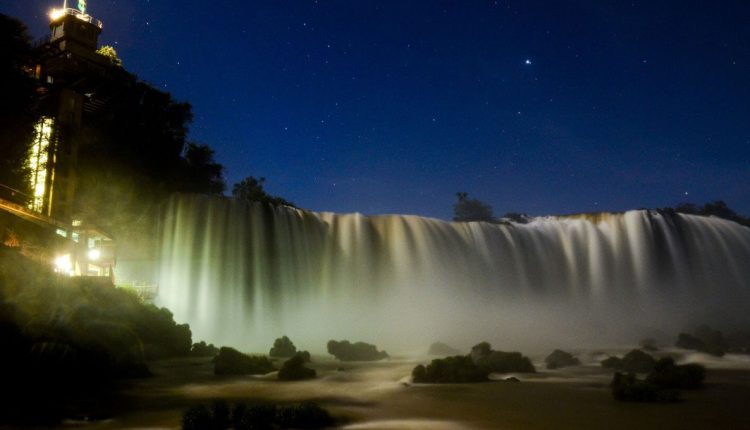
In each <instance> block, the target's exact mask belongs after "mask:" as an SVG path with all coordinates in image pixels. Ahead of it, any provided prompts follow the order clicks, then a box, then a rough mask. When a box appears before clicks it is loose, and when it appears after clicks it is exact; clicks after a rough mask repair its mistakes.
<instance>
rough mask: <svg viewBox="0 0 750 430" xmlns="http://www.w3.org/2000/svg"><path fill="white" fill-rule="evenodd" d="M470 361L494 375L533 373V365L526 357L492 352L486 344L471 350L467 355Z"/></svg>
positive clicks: (518, 353)
mask: <svg viewBox="0 0 750 430" xmlns="http://www.w3.org/2000/svg"><path fill="white" fill-rule="evenodd" d="M469 357H470V358H471V360H472V361H473V362H474V364H476V365H477V366H479V367H481V368H483V369H485V370H486V371H487V372H495V373H510V372H518V373H534V372H536V369H534V365H533V364H531V360H529V358H528V357H524V356H523V355H521V353H520V352H503V351H493V350H492V347H491V346H490V344H489V343H487V342H482V343H479V344H477V345H475V346H474V347H473V348H471V354H470V355H469Z"/></svg>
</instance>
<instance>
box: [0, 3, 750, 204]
mask: <svg viewBox="0 0 750 430" xmlns="http://www.w3.org/2000/svg"><path fill="white" fill-rule="evenodd" d="M61 4H62V0H2V2H0V12H2V13H6V14H8V15H11V16H15V17H17V18H19V19H21V20H22V21H24V22H25V23H26V24H27V25H28V26H29V29H30V32H31V34H32V35H33V36H34V37H41V36H43V35H44V34H46V33H47V32H48V29H47V22H48V19H47V17H46V13H47V12H48V11H49V9H50V8H52V7H57V6H61ZM88 5H89V6H88V7H89V9H88V12H89V13H90V14H91V15H93V16H94V17H95V18H98V19H100V20H102V21H103V22H104V32H103V34H102V37H101V39H100V42H101V43H103V44H111V45H113V46H114V47H115V48H116V49H117V51H118V53H119V55H120V57H121V58H122V59H123V62H124V65H125V67H126V68H127V69H128V70H129V71H131V72H133V73H135V74H137V75H138V76H139V77H140V78H142V79H144V80H146V81H148V82H150V83H151V84H153V85H155V86H157V87H159V88H162V89H164V90H166V91H169V92H171V93H172V94H173V95H174V96H175V97H176V98H177V99H179V100H186V101H189V102H190V103H192V105H193V111H194V114H195V119H194V122H193V124H192V127H191V133H190V137H191V139H192V140H195V141H198V142H201V143H207V144H209V145H210V146H211V147H213V148H214V149H215V150H216V153H217V159H218V160H219V161H220V162H221V163H222V164H224V165H225V166H226V169H227V171H226V176H227V182H228V184H229V186H230V187H231V184H233V183H234V182H237V181H239V180H240V179H242V178H243V177H245V176H248V175H253V176H265V177H266V178H267V188H268V190H269V191H270V192H271V193H273V194H278V195H281V196H283V197H285V198H286V199H288V200H291V201H293V202H294V203H296V204H297V205H298V206H301V207H304V208H308V209H313V210H319V211H323V210H324V211H336V212H355V211H356V212H363V213H366V214H383V213H412V214H420V215H427V216H434V217H439V218H450V216H451V210H452V204H453V203H454V201H455V192H457V191H467V192H469V194H470V196H473V197H477V198H479V199H481V200H483V201H486V202H487V203H489V204H491V205H492V206H493V207H494V209H495V213H496V214H498V215H499V214H502V213H505V212H507V211H521V212H528V213H530V214H534V215H545V214H556V213H571V212H590V211H601V210H625V209H632V208H639V207H659V206H667V205H674V204H677V203H679V202H683V201H693V202H697V203H702V202H705V201H709V200H714V199H724V200H726V201H727V202H728V203H729V205H730V206H731V207H734V208H735V209H737V210H738V211H739V212H743V213H745V214H749V215H750V24H748V23H749V22H750V2H748V1H746V0H736V1H732V0H722V1H708V0H705V1H690V0H682V1H658V0H657V1H634V2H631V1H604V0H569V1H552V0H546V1H542V0H536V1H534V0H513V1H497V2H495V1H480V0H472V1H467V0H460V1H459V0H454V1H437V0H434V1H426V0H424V1H408V0H387V1H365V0H361V1H353V0H336V1H326V0H318V1H314V0H294V1H292V0H289V1H281V0H263V1H239V0H238V1H213V2H212V1H176V0H151V1H149V0H133V1H125V0H88Z"/></svg>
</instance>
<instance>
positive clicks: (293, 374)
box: [278, 352, 317, 381]
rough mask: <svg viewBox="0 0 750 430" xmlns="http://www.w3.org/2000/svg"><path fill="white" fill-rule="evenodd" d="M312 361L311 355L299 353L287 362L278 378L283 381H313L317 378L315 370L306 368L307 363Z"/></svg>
mask: <svg viewBox="0 0 750 430" xmlns="http://www.w3.org/2000/svg"><path fill="white" fill-rule="evenodd" d="M308 361H310V354H309V353H307V354H305V352H298V353H296V354H294V356H292V358H290V359H289V360H287V361H285V362H284V364H283V365H282V366H281V369H280V370H279V375H278V378H279V379H280V380H282V381H299V380H303V379H312V378H315V376H317V372H315V370H314V369H309V368H307V367H305V363H306V362H308Z"/></svg>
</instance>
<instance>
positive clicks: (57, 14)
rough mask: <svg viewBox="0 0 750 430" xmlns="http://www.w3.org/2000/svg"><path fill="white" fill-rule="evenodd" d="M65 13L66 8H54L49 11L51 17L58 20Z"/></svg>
mask: <svg viewBox="0 0 750 430" xmlns="http://www.w3.org/2000/svg"><path fill="white" fill-rule="evenodd" d="M63 15H65V10H64V9H52V10H51V11H49V19H50V20H52V21H57V20H58V19H60V18H62V16H63Z"/></svg>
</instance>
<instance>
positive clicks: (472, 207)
mask: <svg viewBox="0 0 750 430" xmlns="http://www.w3.org/2000/svg"><path fill="white" fill-rule="evenodd" d="M456 196H457V197H458V202H457V203H456V204H454V205H453V221H457V222H469V221H486V222H495V216H494V215H493V213H492V206H490V205H488V204H486V203H484V202H482V201H480V200H477V199H470V198H469V193H465V192H459V193H456Z"/></svg>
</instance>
